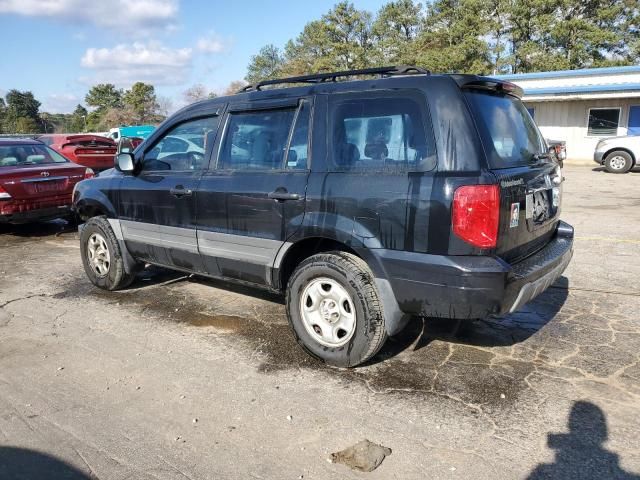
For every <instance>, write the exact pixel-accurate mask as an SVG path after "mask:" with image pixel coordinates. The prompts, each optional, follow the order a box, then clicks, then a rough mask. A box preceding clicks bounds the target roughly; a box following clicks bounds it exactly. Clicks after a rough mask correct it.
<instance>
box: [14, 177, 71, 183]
mask: <svg viewBox="0 0 640 480" xmlns="http://www.w3.org/2000/svg"><path fill="white" fill-rule="evenodd" d="M68 179H69V177H40V178H26V179H24V180H20V182H21V183H37V182H52V181H53V180H68Z"/></svg>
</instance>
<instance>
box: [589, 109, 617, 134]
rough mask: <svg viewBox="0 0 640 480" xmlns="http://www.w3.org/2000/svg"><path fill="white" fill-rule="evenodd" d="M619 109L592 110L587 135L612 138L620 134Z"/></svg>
mask: <svg viewBox="0 0 640 480" xmlns="http://www.w3.org/2000/svg"><path fill="white" fill-rule="evenodd" d="M619 122H620V109H619V108H590V109H589V124H588V126H587V135H589V136H610V135H616V134H617V133H618V124H619Z"/></svg>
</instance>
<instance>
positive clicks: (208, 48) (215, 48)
mask: <svg viewBox="0 0 640 480" xmlns="http://www.w3.org/2000/svg"><path fill="white" fill-rule="evenodd" d="M196 48H197V49H198V51H200V52H202V53H221V52H224V51H225V50H227V44H226V42H225V41H223V40H222V38H220V36H218V35H216V34H215V33H209V35H207V36H206V37H201V38H200V39H199V40H198V42H197V43H196Z"/></svg>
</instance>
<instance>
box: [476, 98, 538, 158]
mask: <svg viewBox="0 0 640 480" xmlns="http://www.w3.org/2000/svg"><path fill="white" fill-rule="evenodd" d="M465 95H466V97H467V99H468V100H469V102H470V104H471V108H472V110H473V112H474V114H475V117H476V120H477V125H478V128H479V130H480V134H481V136H482V140H483V143H484V146H485V150H486V151H487V155H488V157H489V163H490V166H491V167H492V168H507V167H511V166H515V165H523V164H526V163H529V162H531V161H533V160H535V157H534V155H538V154H543V153H545V147H544V140H543V138H542V135H540V132H539V131H538V127H536V125H535V123H534V121H533V119H532V118H531V116H530V115H529V112H527V109H526V108H525V106H524V105H523V104H522V102H521V101H520V100H519V99H518V98H516V97H514V96H512V95H499V94H491V93H487V92H480V91H468V92H466V93H465Z"/></svg>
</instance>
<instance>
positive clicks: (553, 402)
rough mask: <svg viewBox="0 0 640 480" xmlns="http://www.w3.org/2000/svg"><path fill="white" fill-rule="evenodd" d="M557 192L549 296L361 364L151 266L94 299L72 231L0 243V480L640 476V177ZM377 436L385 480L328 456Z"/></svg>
mask: <svg viewBox="0 0 640 480" xmlns="http://www.w3.org/2000/svg"><path fill="white" fill-rule="evenodd" d="M565 176H566V179H567V181H566V183H565V196H564V200H563V202H564V204H563V215H562V216H563V219H564V220H566V221H568V222H569V223H571V224H573V225H574V227H575V229H576V236H577V238H576V242H575V255H574V259H573V261H572V264H571V265H570V267H569V269H568V270H567V272H565V275H564V276H563V277H562V278H561V279H560V280H559V281H558V282H557V283H556V284H555V285H554V286H553V287H552V288H551V289H549V290H548V291H547V292H546V293H545V294H543V295H542V296H540V297H539V298H538V299H536V300H535V301H534V302H532V303H530V304H528V305H527V306H526V307H525V308H524V309H523V310H522V311H521V312H518V313H516V314H513V315H508V316H505V317H503V318H492V319H488V320H483V321H475V322H462V323H460V324H457V323H455V322H450V321H443V320H434V319H426V320H415V321H414V322H412V323H411V325H410V326H409V327H408V328H407V329H406V331H404V332H403V333H402V334H401V335H399V336H398V337H394V338H392V339H390V341H389V342H388V343H387V345H386V346H385V348H384V349H383V350H382V352H381V353H380V354H379V355H378V356H376V357H375V358H374V359H373V361H371V362H370V363H369V364H368V365H366V366H364V367H362V368H357V369H352V370H338V369H332V368H327V367H325V366H323V365H321V364H319V363H317V362H316V361H314V360H312V359H310V358H309V357H307V356H306V355H305V354H304V353H303V352H302V351H301V350H300V348H299V347H298V346H297V345H296V343H295V342H294V340H293V336H292V335H291V333H290V332H289V328H288V325H287V322H286V318H285V316H284V307H283V304H282V300H281V299H280V298H279V297H276V296H272V295H268V294H265V293H261V292H257V291H254V290H249V289H246V288H241V287H229V286H225V285H224V284H222V283H219V282H214V281H210V280H205V279H201V278H195V277H187V276H184V275H182V274H179V273H173V272H169V271H166V270H161V269H157V268H150V269H148V270H147V271H145V272H143V273H142V274H141V276H140V278H139V279H138V281H137V282H136V283H135V284H134V285H133V286H132V287H131V288H130V289H128V290H126V291H123V292H117V293H107V292H102V291H99V290H97V289H95V288H93V287H92V286H91V285H90V284H89V282H88V281H87V280H86V279H85V276H84V272H83V270H82V266H81V263H80V258H79V247H78V240H77V234H76V233H75V232H74V231H72V230H70V229H67V228H65V227H66V226H65V224H64V222H51V223H48V224H38V225H30V226H22V227H6V226H5V227H0V229H2V230H0V478H3V479H4V478H7V479H17V478H29V479H31V478H99V479H118V480H124V479H128V478H132V479H185V478H187V479H208V478H215V479H227V478H228V479H238V478H243V479H244V478H257V479H286V478H292V479H298V478H304V479H343V478H354V479H360V478H371V479H413V478H416V479H424V478H438V479H440V478H445V479H449V478H473V479H494V478H507V479H511V478H513V479H524V478H530V479H542V478H558V479H560V478H563V479H567V478H603V479H604V478H622V479H632V478H633V479H638V478H640V362H639V360H640V318H639V317H640V313H639V312H640V287H639V286H638V277H639V274H640V261H639V260H638V256H639V255H640V193H639V192H640V189H639V188H638V185H639V182H640V174H639V173H631V174H628V175H610V174H606V173H603V172H599V171H593V170H592V169H591V168H587V167H577V166H576V167H572V166H568V167H567V168H566V169H565ZM365 438H366V439H369V440H371V441H372V442H375V443H378V444H381V445H384V446H385V447H389V448H391V450H392V454H391V455H390V456H389V457H387V458H386V459H385V460H384V462H383V463H382V465H381V466H380V467H379V468H378V469H377V470H375V471H373V472H371V473H358V472H355V471H351V470H349V469H348V468H347V467H345V466H344V465H338V464H332V463H330V462H329V461H328V459H329V456H330V454H331V453H332V452H336V451H338V450H342V449H344V448H346V447H348V446H350V445H353V444H355V443H357V442H358V441H360V440H362V439H365ZM20 472H22V473H23V474H24V475H25V476H23V477H20V476H19V473H20ZM24 472H27V473H24ZM64 475H67V476H64Z"/></svg>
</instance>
